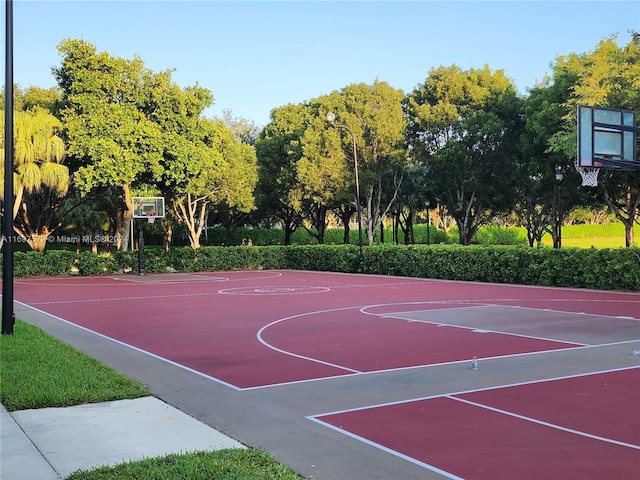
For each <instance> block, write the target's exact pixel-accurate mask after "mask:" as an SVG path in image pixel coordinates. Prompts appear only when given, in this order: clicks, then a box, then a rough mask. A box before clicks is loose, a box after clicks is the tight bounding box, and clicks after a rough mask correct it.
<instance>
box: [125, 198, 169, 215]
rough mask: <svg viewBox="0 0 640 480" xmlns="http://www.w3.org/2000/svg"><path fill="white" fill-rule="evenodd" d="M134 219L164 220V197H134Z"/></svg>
mask: <svg viewBox="0 0 640 480" xmlns="http://www.w3.org/2000/svg"><path fill="white" fill-rule="evenodd" d="M131 201H132V203H133V218H146V219H155V218H164V214H165V212H164V197H133V198H132V199H131Z"/></svg>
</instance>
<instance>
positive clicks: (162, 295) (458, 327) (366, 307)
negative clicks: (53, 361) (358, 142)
mask: <svg viewBox="0 0 640 480" xmlns="http://www.w3.org/2000/svg"><path fill="white" fill-rule="evenodd" d="M15 298H16V300H17V301H19V302H20V306H19V308H18V311H17V316H18V317H19V318H22V319H25V320H27V321H30V322H31V323H34V324H37V325H38V326H41V327H42V328H44V329H45V330H47V331H49V332H51V333H52V334H54V335H55V336H57V337H59V338H61V339H63V340H64V341H66V342H68V343H70V344H72V345H74V346H76V347H77V348H79V349H81V350H84V351H86V352H87V353H89V354H91V355H92V356H94V357H96V358H98V359H99V360H101V361H103V362H105V363H107V364H109V365H111V366H113V367H114V368H116V369H118V370H119V371H122V372H123V373H125V374H127V375H128V376H130V377H132V378H134V379H136V380H138V381H140V382H142V383H143V384H145V385H148V386H149V388H150V389H151V390H152V391H153V392H154V394H155V395H157V396H158V397H160V398H162V399H163V400H165V401H167V402H168V403H170V404H172V405H174V406H177V407H178V408H180V409H182V410H184V411H186V412H187V413H189V414H191V415H192V416H194V417H196V418H198V419H201V420H203V421H205V422H206V423H209V424H210V425H212V426H214V427H216V428H218V429H220V430H221V431H223V432H224V433H226V434H228V435H230V436H232V437H233V438H235V439H237V440H239V441H240V442H242V443H245V444H247V445H250V446H253V447H256V448H260V449H263V450H266V451H267V452H269V453H271V454H273V455H274V456H275V457H276V458H277V459H278V460H280V461H281V462H283V463H285V464H286V465H288V466H291V467H292V468H294V469H295V470H296V471H298V472H300V473H301V474H302V475H303V476H305V477H308V478H314V479H320V478H327V479H328V478H349V479H360V478H362V479H365V478H366V479H369V478H393V479H414V478H415V479H418V478H421V479H444V478H449V479H457V478H467V479H496V478H518V477H519V478H523V479H527V478H531V479H534V478H545V479H602V478H616V479H634V480H635V479H636V478H640V356H636V355H634V351H635V350H640V313H639V312H640V294H638V293H623V292H606V291H588V290H574V289H558V288H542V287H523V286H514V285H497V284H480V283H466V282H450V281H439V280H428V279H414V278H399V277H383V276H372V275H356V274H338V273H321V272H301V271H234V272H215V273H191V274H162V275H145V276H138V275H129V276H117V277H91V278H78V277H66V278H38V279H16V281H15ZM18 334H19V333H18ZM474 357H475V358H476V359H477V362H478V368H477V370H473V369H472V368H471V363H472V359H473V358H474Z"/></svg>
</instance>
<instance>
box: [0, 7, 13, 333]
mask: <svg viewBox="0 0 640 480" xmlns="http://www.w3.org/2000/svg"><path fill="white" fill-rule="evenodd" d="M5 8H6V10H5V12H6V14H5V25H6V30H5V72H4V74H5V77H4V78H5V81H4V87H5V88H4V97H5V99H4V112H5V113H4V142H5V145H4V147H5V148H4V217H3V218H2V235H3V236H4V244H3V245H2V335H13V325H14V324H15V314H14V311H13V240H14V234H13V199H14V197H13V151H14V140H13V104H14V102H13V0H7V1H6V3H5Z"/></svg>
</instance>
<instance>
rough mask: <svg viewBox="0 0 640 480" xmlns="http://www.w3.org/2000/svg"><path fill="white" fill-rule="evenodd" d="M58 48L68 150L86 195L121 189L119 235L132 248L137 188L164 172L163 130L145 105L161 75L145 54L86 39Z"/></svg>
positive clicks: (56, 70) (56, 71)
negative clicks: (111, 49)
mask: <svg viewBox="0 0 640 480" xmlns="http://www.w3.org/2000/svg"><path fill="white" fill-rule="evenodd" d="M58 51H59V52H60V54H61V56H62V62H61V66H60V67H57V68H54V69H53V72H54V76H55V77H56V79H57V81H58V85H59V87H60V89H61V90H62V103H63V108H62V111H61V114H62V119H63V121H64V124H65V133H66V137H67V141H68V153H69V155H70V156H72V157H73V158H74V160H75V165H74V167H75V172H74V181H75V184H76V185H77V187H78V188H79V190H80V191H81V192H84V193H88V192H90V191H91V190H92V189H95V188H99V187H111V186H113V187H117V188H118V189H119V190H120V195H121V197H120V201H121V205H122V210H121V211H122V216H121V218H120V217H119V218H118V220H121V222H118V223H119V225H118V227H117V232H116V234H117V235H120V234H121V248H122V249H127V248H128V238H129V234H128V233H129V226H130V220H131V218H132V216H133V208H132V204H131V196H132V188H135V186H136V184H138V183H140V182H143V181H147V182H148V181H156V180H158V179H159V178H160V175H161V173H162V166H161V160H162V158H163V149H164V138H163V135H162V131H161V129H160V127H159V126H158V124H157V123H155V122H154V121H153V120H151V119H150V118H149V117H148V116H147V114H146V113H145V112H144V111H143V108H142V106H143V105H146V104H148V101H149V95H150V92H152V91H153V84H154V81H155V76H154V74H153V72H151V71H150V70H148V69H147V68H146V67H145V66H144V63H143V62H142V60H141V59H140V58H138V57H136V58H134V59H133V60H126V59H122V58H117V57H113V56H111V55H109V54H108V53H106V52H100V53H98V52H97V51H96V48H95V46H94V45H92V44H90V43H88V42H85V41H84V40H64V41H62V42H61V43H60V44H59V46H58Z"/></svg>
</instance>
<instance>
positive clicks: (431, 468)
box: [305, 417, 464, 480]
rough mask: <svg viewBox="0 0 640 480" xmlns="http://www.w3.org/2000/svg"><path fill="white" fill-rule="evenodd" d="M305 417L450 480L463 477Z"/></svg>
mask: <svg viewBox="0 0 640 480" xmlns="http://www.w3.org/2000/svg"><path fill="white" fill-rule="evenodd" d="M305 418H306V419H307V420H311V421H312V422H315V423H317V424H319V425H322V426H323V427H327V428H330V429H331V430H335V431H336V432H340V433H342V434H343V435H346V436H347V437H351V438H353V439H355V440H358V441H360V442H362V443H365V444H367V445H370V446H372V447H375V448H377V449H379V450H382V451H383V452H387V453H389V454H391V455H393V456H394V457H398V458H401V459H403V460H406V461H408V462H411V463H413V464H415V465H418V466H420V467H423V468H426V469H428V470H431V471H432V472H434V473H438V474H440V475H442V476H443V477H446V478H449V479H451V480H464V478H462V477H458V476H457V475H454V474H452V473H449V472H447V471H445V470H442V469H440V468H438V467H435V466H433V465H430V464H428V463H425V462H421V461H420V460H418V459H415V458H413V457H410V456H408V455H405V454H404V453H400V452H398V451H397V450H393V449H391V448H389V447H385V446H384V445H381V444H379V443H377V442H373V441H371V440H369V439H368V438H365V437H361V436H360V435H357V434H355V433H352V432H350V431H348V430H343V429H341V428H339V427H336V426H335V425H331V424H330V423H326V422H323V421H322V420H319V419H317V418H314V417H305Z"/></svg>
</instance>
